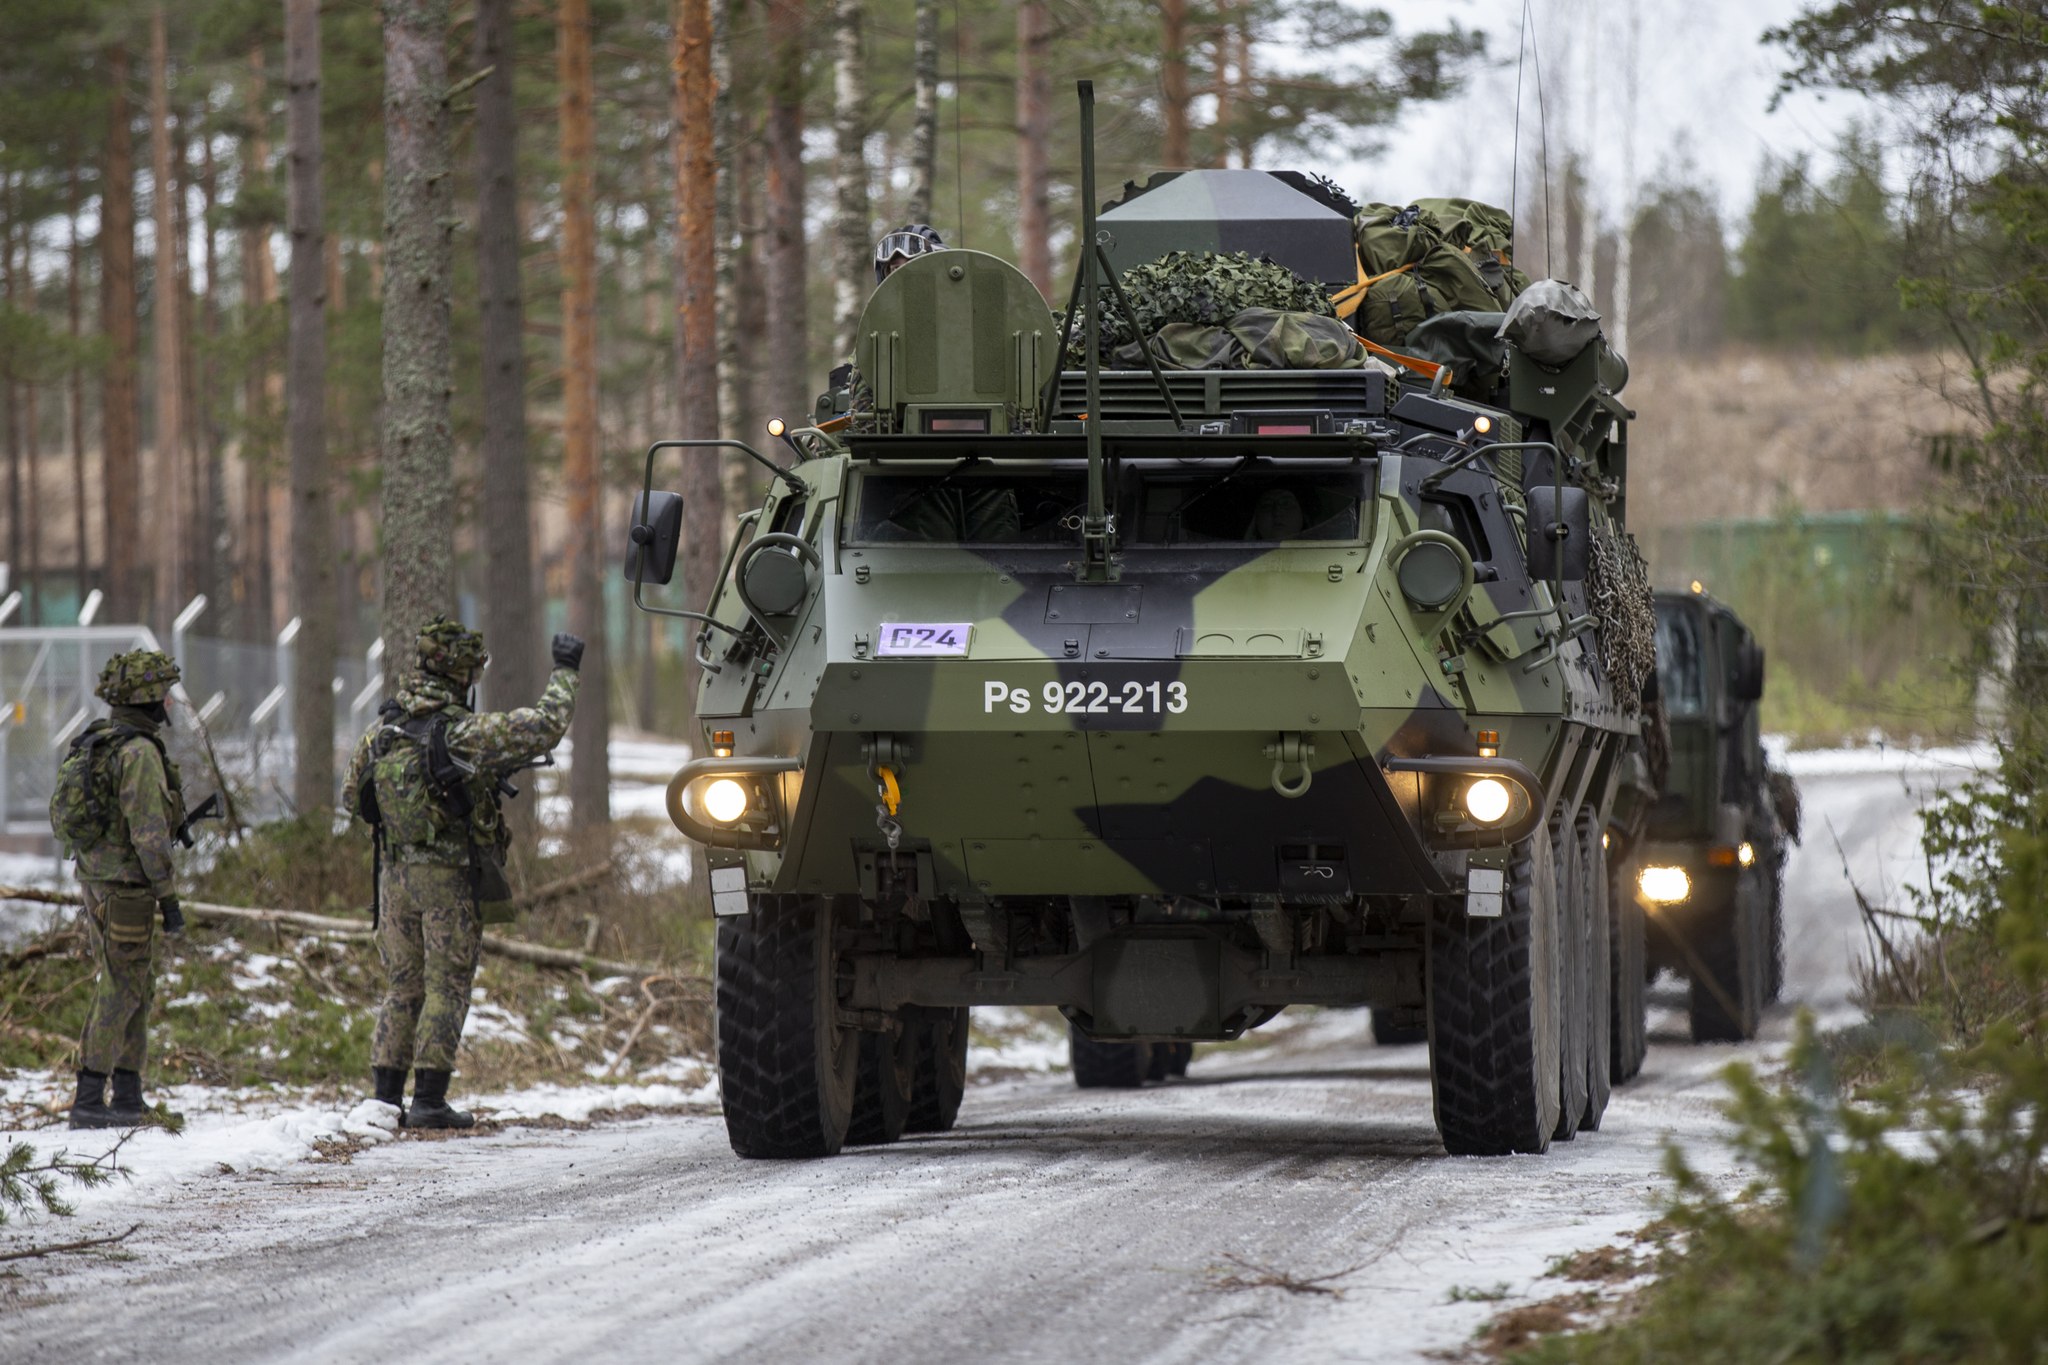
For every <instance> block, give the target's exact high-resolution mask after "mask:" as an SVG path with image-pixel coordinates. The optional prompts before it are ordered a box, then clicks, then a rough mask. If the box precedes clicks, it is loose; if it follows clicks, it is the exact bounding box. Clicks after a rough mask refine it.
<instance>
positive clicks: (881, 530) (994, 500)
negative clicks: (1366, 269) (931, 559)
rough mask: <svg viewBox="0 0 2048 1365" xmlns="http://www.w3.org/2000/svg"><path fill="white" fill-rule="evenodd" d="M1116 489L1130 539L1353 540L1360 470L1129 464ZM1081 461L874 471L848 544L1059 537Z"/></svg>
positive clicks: (1077, 497)
mask: <svg viewBox="0 0 2048 1365" xmlns="http://www.w3.org/2000/svg"><path fill="white" fill-rule="evenodd" d="M1125 473H1126V475H1127V476H1128V477H1126V478H1124V479H1122V480H1120V481H1119V482H1120V484H1121V488H1120V490H1119V492H1118V494H1117V495H1116V499H1115V501H1116V506H1115V507H1114V509H1113V510H1114V511H1115V512H1116V516H1117V522H1118V525H1119V528H1120V539H1122V540H1123V541H1124V542H1125V543H1126V544H1131V545H1154V546H1164V545H1213V544H1219V543H1230V542H1236V543H1239V544H1253V545H1258V544H1265V545H1274V544H1280V543H1283V542H1287V541H1304V540H1307V541H1333V540H1334V541H1355V540H1357V539H1358V538H1359V534H1360V526H1361V522H1362V520H1363V518H1362V514H1361V510H1360V508H1361V501H1360V500H1361V497H1362V494H1363V491H1364V479H1365V477H1366V475H1365V473H1364V472H1363V471H1361V469H1360V468H1358V467H1356V466H1352V465H1346V466H1344V467H1341V468H1336V469H1327V468H1326V469H1302V468H1299V467H1296V468H1291V469H1290V468H1278V469H1276V468H1273V467H1272V466H1270V465H1267V464H1264V463H1255V462H1253V461H1250V460H1244V461H1239V462H1237V463H1235V464H1223V463H1222V462H1220V461H1219V462H1214V463H1207V464H1204V465H1202V466H1200V467H1194V468H1190V467H1187V466H1184V465H1180V464H1178V463H1175V464H1169V465H1164V466H1163V467H1149V462H1148V467H1143V468H1135V469H1133V468H1126V470H1125ZM1087 502H1088V482H1087V474H1086V471H1085V470H1079V469H1059V470H1038V471H1032V472H1017V471H1009V470H990V469H989V468H987V467H986V466H978V465H963V466H959V467H956V468H954V469H951V470H934V471H932V472H931V473H919V474H896V473H871V474H867V475H865V476H864V477H863V478H862V479H861V481H860V496H859V502H858V506H857V507H856V509H855V511H854V513H853V518H852V523H851V525H850V526H849V528H848V538H849V540H850V541H852V542H853V543H855V544H901V543H909V542H926V543H931V544H969V545H1049V544H1065V543H1067V542H1069V541H1071V540H1072V539H1073V538H1074V537H1075V536H1076V535H1077V534H1078V532H1079V530H1080V517H1081V516H1082V515H1083V514H1084V513H1085V511H1086V510H1087Z"/></svg>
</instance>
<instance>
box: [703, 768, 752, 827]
mask: <svg viewBox="0 0 2048 1365" xmlns="http://www.w3.org/2000/svg"><path fill="white" fill-rule="evenodd" d="M699 799H700V800H701V801H702V802H703V804H704V813H705V814H706V815H708V816H710V817H711V818H712V819H713V820H716V821H717V822H718V823H719V824H721V825H729V824H731V823H732V822H733V821H735V820H737V819H739V818H740V817H741V816H742V815H745V814H746V813H747V807H748V805H750V804H751V801H750V800H749V798H748V796H747V789H746V788H745V787H743V786H741V785H740V784H739V783H737V782H735V781H733V780H732V779H731V778H729V777H720V778H714V779H713V780H712V781H710V782H707V783H706V784H705V785H704V794H703V796H702V797H700V798H699Z"/></svg>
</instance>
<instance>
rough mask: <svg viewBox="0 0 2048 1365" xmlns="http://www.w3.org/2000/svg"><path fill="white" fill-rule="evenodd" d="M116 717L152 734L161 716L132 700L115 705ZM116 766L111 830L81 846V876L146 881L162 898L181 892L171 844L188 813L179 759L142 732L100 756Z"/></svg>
mask: <svg viewBox="0 0 2048 1365" xmlns="http://www.w3.org/2000/svg"><path fill="white" fill-rule="evenodd" d="M113 720H114V723H115V724H117V725H126V726H131V727H133V728H134V729H137V730H140V731H143V732H144V734H148V735H153V734H155V733H156V731H157V725H156V722H155V721H154V720H152V719H150V717H149V716H148V715H146V714H144V713H143V712H142V711H140V710H138V709H137V708H135V707H132V706H116V707H115V708H114V712H113ZM101 761H102V762H105V763H107V764H109V765H110V766H111V769H112V776H113V779H114V790H115V794H116V798H117V801H116V804H117V806H118V810H117V812H116V813H115V814H114V815H113V817H112V818H111V819H110V820H109V822H108V825H107V831H106V834H105V835H104V836H103V837H102V838H101V839H100V840H99V842H97V843H95V844H93V845H92V846H91V847H90V848H83V849H80V850H78V877H79V880H80V881H96V882H125V883H128V884H130V885H134V886H142V887H147V888H148V889H149V891H150V893H151V894H152V895H155V896H157V897H159V898H161V897H164V896H172V895H176V894H177V889H178V888H177V882H176V879H175V870H174V869H173V868H172V866H171V847H172V842H173V837H174V835H175V834H176V832H177V828H178V826H179V825H180V824H181V823H183V821H184V819H185V794H184V786H183V781H182V779H181V778H180V776H179V774H178V765H177V764H176V763H173V762H171V761H170V760H169V759H167V758H165V757H164V755H163V754H162V753H161V752H160V751H159V750H158V749H157V746H156V745H154V744H152V743H150V742H149V740H148V739H146V738H143V737H141V736H137V737H135V738H132V739H129V740H127V741H125V742H124V743H122V744H121V746H120V747H119V748H118V749H116V750H114V752H113V753H111V754H108V755H105V756H103V757H102V759H101Z"/></svg>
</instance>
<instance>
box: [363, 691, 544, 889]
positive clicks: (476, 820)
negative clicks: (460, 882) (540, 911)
mask: <svg viewBox="0 0 2048 1365" xmlns="http://www.w3.org/2000/svg"><path fill="white" fill-rule="evenodd" d="M578 681H579V678H578V675H577V674H576V673H575V671H574V670H572V669H567V668H558V669H556V670H555V671H554V673H553V675H552V676H551V677H549V679H548V685H547V690H546V691H544V692H542V693H541V698H540V701H539V702H538V703H536V704H535V705H533V706H522V707H520V708H519V709H517V710H514V711H487V712H485V713H484V714H482V715H478V714H476V713H475V712H473V711H471V710H470V709H469V708H468V706H466V705H464V704H463V699H462V698H461V697H460V696H458V695H456V692H455V689H454V688H452V687H451V686H449V685H448V684H447V683H445V682H443V681H441V680H440V679H439V678H435V677H433V676H431V675H428V674H423V673H422V674H414V675H413V676H412V677H411V678H409V679H407V680H406V682H405V684H404V685H403V686H402V687H400V688H399V691H398V696H397V699H396V700H397V702H398V706H399V709H400V710H401V711H402V712H403V713H404V717H403V718H416V717H420V716H431V715H435V714H437V713H438V714H440V715H443V716H445V717H447V720H448V748H449V751H450V753H451V754H453V756H454V757H455V758H457V759H458V760H460V761H461V762H463V763H466V764H468V765H469V766H471V767H473V768H475V769H476V774H477V775H476V778H475V780H474V781H473V782H471V783H470V784H469V795H470V800H471V809H470V817H469V823H468V828H467V829H460V828H445V829H441V830H440V831H439V832H438V833H436V834H435V835H434V836H432V837H431V838H429V839H427V840H426V841H424V842H419V843H404V844H395V845H388V846H387V848H386V852H387V855H388V856H390V857H391V858H393V859H394V860H396V861H398V862H405V863H435V864H440V865H443V866H451V867H452V866H458V865H460V866H466V865H467V864H468V863H469V860H470V847H471V845H472V844H474V845H476V846H478V847H481V848H487V849H490V850H492V851H493V853H495V854H498V855H500V856H502V854H503V852H504V846H505V841H506V834H505V824H504V820H503V818H502V817H501V815H500V813H499V810H498V793H497V779H498V777H499V776H500V775H502V774H504V773H507V772H510V771H512V770H513V769H515V768H519V767H522V766H524V765H525V764H528V763H531V762H532V761H533V760H534V759H536V758H539V757H541V756H542V755H543V754H545V753H547V752H548V751H549V750H551V749H553V748H554V747H555V746H556V745H557V744H559V743H561V742H562V736H563V734H564V733H566V732H567V731H568V729H569V717H570V716H571V715H573V714H574V713H575V710H576V685H577V683H578ZM383 729H384V725H383V723H381V722H380V723H379V724H378V725H377V726H376V727H375V728H374V729H372V730H371V731H370V732H369V733H368V734H366V735H364V736H363V738H362V740H361V741H360V742H358V743H357V745H356V750H355V755H354V757H353V758H351V759H350V760H349V765H348V773H347V775H346V776H345V777H344V778H343V779H342V787H341V789H342V792H343V793H344V797H345V799H346V800H347V802H348V805H349V810H350V813H351V814H355V813H356V810H355V805H356V792H357V791H358V789H359V788H360V786H361V784H362V781H363V778H364V777H365V776H366V775H368V774H369V773H370V770H371V767H372V765H373V764H374V763H375V761H376V743H377V736H378V734H379V733H380V732H381V731H382V730H383ZM392 795H393V797H394V798H395V799H403V798H402V796H400V795H399V794H396V793H394V794H392ZM377 796H378V803H379V805H380V806H382V805H384V804H385V802H386V799H387V798H386V794H385V793H384V791H383V789H382V785H381V784H380V785H379V788H378V793H377Z"/></svg>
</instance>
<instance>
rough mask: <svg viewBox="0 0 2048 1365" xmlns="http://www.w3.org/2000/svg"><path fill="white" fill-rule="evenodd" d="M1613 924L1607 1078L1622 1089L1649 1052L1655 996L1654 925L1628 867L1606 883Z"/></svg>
mask: <svg viewBox="0 0 2048 1365" xmlns="http://www.w3.org/2000/svg"><path fill="white" fill-rule="evenodd" d="M1607 912H1608V921H1609V937H1608V960H1609V962H1610V964H1611V966H1612V971H1611V972H1610V973H1609V979H1610V995H1609V1019H1610V1022H1609V1025H1608V1028H1609V1034H1608V1054H1607V1055H1608V1067H1607V1075H1608V1078H1609V1079H1610V1080H1611V1081H1612V1082H1613V1083H1614V1084H1615V1085H1621V1084H1623V1083H1625V1082H1627V1081H1632V1080H1634V1079H1635V1078H1636V1075H1637V1073H1639V1072H1640V1071H1642V1069H1643V1058H1644V1056H1645V1055H1646V1054H1647V1053H1648V1052H1649V1047H1650V1020H1649V1011H1650V992H1649V975H1650V974H1649V970H1648V967H1647V962H1646V959H1647V955H1648V953H1649V944H1648V941H1647V940H1648V938H1649V932H1650V926H1649V919H1648V917H1647V916H1646V915H1645V914H1644V913H1643V907H1642V904H1641V902H1639V901H1637V900H1636V898H1635V897H1634V896H1633V895H1631V894H1630V888H1629V884H1628V875H1627V869H1626V867H1625V866H1610V867H1609V868H1608V879H1607Z"/></svg>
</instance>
